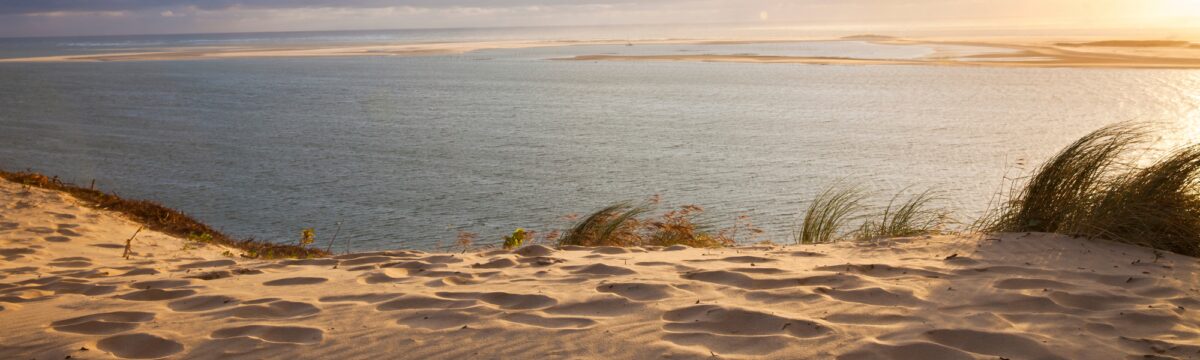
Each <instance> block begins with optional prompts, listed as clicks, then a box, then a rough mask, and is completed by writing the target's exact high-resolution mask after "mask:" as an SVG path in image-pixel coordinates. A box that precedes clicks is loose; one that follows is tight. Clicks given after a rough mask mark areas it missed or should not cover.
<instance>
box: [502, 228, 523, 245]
mask: <svg viewBox="0 0 1200 360" xmlns="http://www.w3.org/2000/svg"><path fill="white" fill-rule="evenodd" d="M524 242H525V229H522V228H517V229H516V230H513V233H512V235H508V236H505V237H504V248H505V249H516V248H519V247H521V243H524Z"/></svg>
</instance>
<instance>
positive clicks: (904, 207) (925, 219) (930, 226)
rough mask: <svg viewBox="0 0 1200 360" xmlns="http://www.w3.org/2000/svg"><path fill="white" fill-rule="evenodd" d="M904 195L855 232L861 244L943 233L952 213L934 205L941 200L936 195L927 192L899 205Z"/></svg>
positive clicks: (897, 196) (893, 198) (898, 195)
mask: <svg viewBox="0 0 1200 360" xmlns="http://www.w3.org/2000/svg"><path fill="white" fill-rule="evenodd" d="M900 195H901V194H896V196H894V197H892V200H891V201H889V202H888V205H887V207H885V208H884V209H883V211H882V212H881V213H879V214H878V215H875V216H872V217H870V218H868V219H867V220H866V221H863V223H862V225H861V226H859V228H858V231H856V232H855V234H854V235H855V237H856V238H857V239H858V240H874V239H884V238H895V237H908V236H918V235H929V234H937V233H940V232H942V231H943V226H944V225H945V224H946V222H947V219H948V217H949V215H950V213H949V211H947V210H945V209H942V208H935V207H933V206H932V205H931V203H932V202H935V201H937V200H939V199H940V198H939V197H938V196H937V195H936V194H934V193H933V192H932V191H929V190H926V191H923V192H920V193H917V194H916V195H913V196H912V197H909V198H908V200H905V201H904V202H902V203H898V204H897V200H899V199H900Z"/></svg>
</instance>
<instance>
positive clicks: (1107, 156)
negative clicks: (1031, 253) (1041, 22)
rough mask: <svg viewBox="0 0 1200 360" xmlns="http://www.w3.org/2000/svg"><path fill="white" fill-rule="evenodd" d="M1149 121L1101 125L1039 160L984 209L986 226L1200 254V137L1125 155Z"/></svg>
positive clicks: (1143, 138) (983, 225)
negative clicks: (1169, 148) (1154, 152)
mask: <svg viewBox="0 0 1200 360" xmlns="http://www.w3.org/2000/svg"><path fill="white" fill-rule="evenodd" d="M1146 128H1147V126H1146V125H1141V124H1134V123H1123V124H1117V125H1111V126H1106V127H1104V128H1101V129H1100V130H1097V131H1095V132H1092V133H1091V134H1088V135H1086V136H1084V137H1083V138H1080V139H1079V140H1078V141H1076V142H1075V143H1073V144H1071V145H1070V146H1068V147H1066V148H1065V149H1063V150H1062V151H1060V152H1059V153H1058V154H1057V155H1055V156H1054V157H1053V158H1051V159H1050V161H1048V162H1046V163H1045V164H1043V165H1042V166H1041V167H1039V168H1038V169H1037V170H1036V171H1035V172H1034V173H1033V175H1032V176H1031V177H1029V179H1028V180H1027V182H1026V183H1024V184H1022V185H1023V186H1019V187H1017V190H1016V191H1010V199H1009V200H1008V201H1006V202H1004V203H1002V204H1000V206H999V208H997V209H994V210H991V211H989V212H988V213H987V214H986V215H985V216H984V217H983V218H982V219H981V220H980V222H979V224H980V225H978V228H980V229H982V230H985V231H988V232H1049V233H1060V234H1068V235H1076V236H1087V237H1096V238H1104V239H1109V240H1114V241H1121V242H1126V243H1131V244H1137V245H1142V246H1147V247H1152V248H1155V249H1161V250H1168V251H1173V252H1176V253H1180V254H1184V255H1190V256H1200V145H1192V146H1189V147H1184V148H1181V149H1178V150H1175V151H1173V152H1170V153H1168V154H1167V155H1166V156H1164V157H1163V158H1161V159H1158V160H1157V161H1153V162H1152V163H1151V165H1149V166H1146V167H1142V168H1139V167H1136V166H1134V165H1132V164H1129V163H1127V162H1129V161H1132V159H1134V158H1135V156H1133V155H1134V154H1132V152H1133V150H1136V149H1137V148H1138V146H1137V145H1140V144H1144V143H1145V142H1146V138H1147V134H1148V132H1147V131H1146Z"/></svg>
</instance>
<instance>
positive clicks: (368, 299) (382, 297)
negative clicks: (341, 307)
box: [317, 293, 403, 304]
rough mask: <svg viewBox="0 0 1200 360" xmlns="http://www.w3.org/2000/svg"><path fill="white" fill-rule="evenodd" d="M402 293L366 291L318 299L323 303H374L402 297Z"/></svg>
mask: <svg viewBox="0 0 1200 360" xmlns="http://www.w3.org/2000/svg"><path fill="white" fill-rule="evenodd" d="M400 295H403V294H396V293H366V294H353V295H333V296H323V297H321V298H320V299H317V301H320V302H323V303H337V302H360V303H366V304H374V303H377V302H382V301H388V300H391V299H395V298H397V297H400Z"/></svg>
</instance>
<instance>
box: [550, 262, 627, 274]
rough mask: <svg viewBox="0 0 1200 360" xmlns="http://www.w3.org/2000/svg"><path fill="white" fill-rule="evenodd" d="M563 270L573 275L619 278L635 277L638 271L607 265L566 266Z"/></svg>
mask: <svg viewBox="0 0 1200 360" xmlns="http://www.w3.org/2000/svg"><path fill="white" fill-rule="evenodd" d="M563 269H565V270H568V271H571V273H573V274H587V275H602V276H618V275H633V274H637V271H633V270H630V269H627V268H623V267H620V266H612V265H605V264H599V263H597V264H591V265H581V266H564V267H563Z"/></svg>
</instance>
